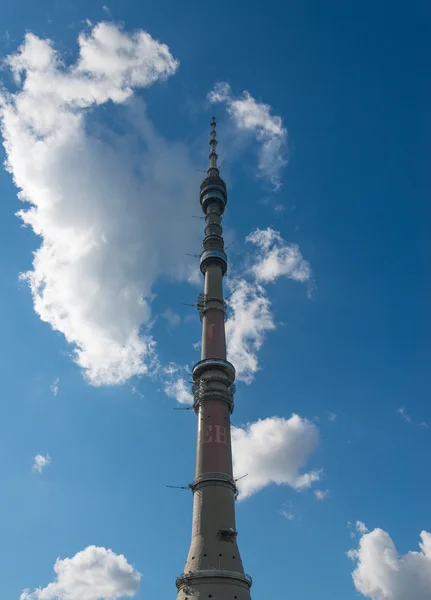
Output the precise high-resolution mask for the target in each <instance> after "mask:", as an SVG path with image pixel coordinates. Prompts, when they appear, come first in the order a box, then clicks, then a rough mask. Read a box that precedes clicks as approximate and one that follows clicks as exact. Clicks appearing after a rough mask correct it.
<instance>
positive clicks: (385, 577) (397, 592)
mask: <svg viewBox="0 0 431 600" xmlns="http://www.w3.org/2000/svg"><path fill="white" fill-rule="evenodd" d="M420 538H421V542H420V543H419V549H420V550H419V552H417V551H414V552H413V551H412V552H407V553H406V554H404V555H400V554H399V553H398V552H397V549H396V547H395V544H394V542H393V541H392V539H391V537H390V535H389V534H388V533H387V532H386V531H383V530H382V529H378V528H377V529H374V530H373V531H370V532H368V530H367V529H366V528H365V533H364V534H363V535H362V537H361V539H360V540H359V546H358V548H357V549H354V550H350V551H349V552H348V556H349V557H350V558H351V559H352V560H353V561H354V562H355V563H356V566H355V569H354V571H353V575H352V577H353V582H354V585H355V587H356V589H357V591H358V592H360V593H361V594H363V595H364V596H365V597H367V598H371V599H372V600H406V599H407V598H408V599H409V600H429V598H430V597H431V533H428V532H426V531H422V532H421V534H420Z"/></svg>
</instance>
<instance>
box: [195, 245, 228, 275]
mask: <svg viewBox="0 0 431 600" xmlns="http://www.w3.org/2000/svg"><path fill="white" fill-rule="evenodd" d="M210 264H217V265H220V267H221V271H222V274H223V275H225V274H226V271H227V256H226V253H225V252H223V250H217V249H216V248H209V249H208V250H204V251H203V252H202V254H201V262H200V268H201V273H202V274H203V275H204V274H205V271H206V270H207V268H208V266H209V265H210Z"/></svg>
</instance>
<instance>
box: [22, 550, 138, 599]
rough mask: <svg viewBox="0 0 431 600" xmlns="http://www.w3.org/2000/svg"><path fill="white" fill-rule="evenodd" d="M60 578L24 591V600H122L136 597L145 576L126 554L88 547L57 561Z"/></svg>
mask: <svg viewBox="0 0 431 600" xmlns="http://www.w3.org/2000/svg"><path fill="white" fill-rule="evenodd" d="M54 572H55V575H56V578H55V580H54V581H53V582H51V583H49V584H48V585H47V586H46V587H44V588H38V589H36V590H34V591H33V592H30V590H29V589H27V590H24V591H23V592H22V594H21V596H20V600H66V598H67V600H103V599H104V598H105V599H108V598H109V599H110V600H118V599H119V598H126V597H127V598H132V597H133V596H135V595H136V594H137V592H138V590H139V582H140V580H141V577H142V575H141V574H140V573H139V572H138V571H137V570H136V569H135V568H134V567H133V566H132V565H130V564H129V563H128V562H127V560H126V558H125V557H124V556H123V555H122V554H115V553H114V552H113V551H112V550H107V549H106V548H103V547H97V546H88V548H85V550H82V551H81V552H78V553H77V554H75V556H72V558H64V559H60V558H57V560H56V562H55V565H54Z"/></svg>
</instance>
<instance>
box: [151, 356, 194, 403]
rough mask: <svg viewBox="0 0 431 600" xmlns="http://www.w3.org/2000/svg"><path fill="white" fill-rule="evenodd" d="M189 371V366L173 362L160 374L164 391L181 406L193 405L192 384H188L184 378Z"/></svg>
mask: <svg viewBox="0 0 431 600" xmlns="http://www.w3.org/2000/svg"><path fill="white" fill-rule="evenodd" d="M187 371H188V368H187V366H181V365H177V364H176V363H172V362H171V363H169V365H167V366H166V367H163V368H162V369H161V370H160V372H159V375H160V377H161V378H162V379H163V384H164V387H163V391H164V392H165V394H166V395H167V396H169V397H170V398H174V399H175V400H176V401H177V402H179V403H180V404H193V394H192V393H191V391H190V389H191V384H189V383H187V381H186V379H185V378H184V376H183V374H184V373H186V372H187Z"/></svg>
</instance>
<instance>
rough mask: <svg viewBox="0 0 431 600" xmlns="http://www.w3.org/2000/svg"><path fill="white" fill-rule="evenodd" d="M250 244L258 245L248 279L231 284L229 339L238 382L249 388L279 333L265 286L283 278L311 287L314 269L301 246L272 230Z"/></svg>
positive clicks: (236, 279)
mask: <svg viewBox="0 0 431 600" xmlns="http://www.w3.org/2000/svg"><path fill="white" fill-rule="evenodd" d="M246 241H247V242H249V243H250V244H253V245H254V247H255V252H254V253H253V252H252V253H251V254H250V261H251V263H250V264H249V266H248V270H247V269H245V275H246V277H233V278H231V280H230V283H229V286H230V295H229V298H228V301H227V302H228V307H229V317H228V319H227V321H226V338H227V350H228V358H229V360H231V361H232V362H233V363H234V365H235V367H236V370H237V379H238V380H239V381H244V382H245V383H248V384H249V383H251V382H252V381H253V379H254V376H255V375H256V373H257V371H258V370H259V360H258V353H259V350H260V348H261V347H262V345H263V343H264V341H265V338H266V336H267V334H268V333H269V332H270V331H272V330H274V329H276V324H275V320H274V316H273V313H272V310H271V301H270V299H269V297H268V293H267V289H266V288H265V284H268V283H274V282H275V281H276V280H277V279H278V278H279V277H287V278H289V279H292V280H294V281H298V282H301V283H309V282H310V278H311V267H310V265H309V264H308V262H307V261H306V260H305V259H304V258H303V257H302V255H301V253H300V251H299V249H298V247H297V246H293V245H291V244H289V243H288V242H286V241H285V240H283V238H282V237H281V235H280V233H279V232H278V231H275V230H274V229H272V228H270V227H268V228H267V229H264V230H261V229H256V230H255V231H253V232H252V233H251V234H250V235H248V236H247V238H246Z"/></svg>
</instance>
